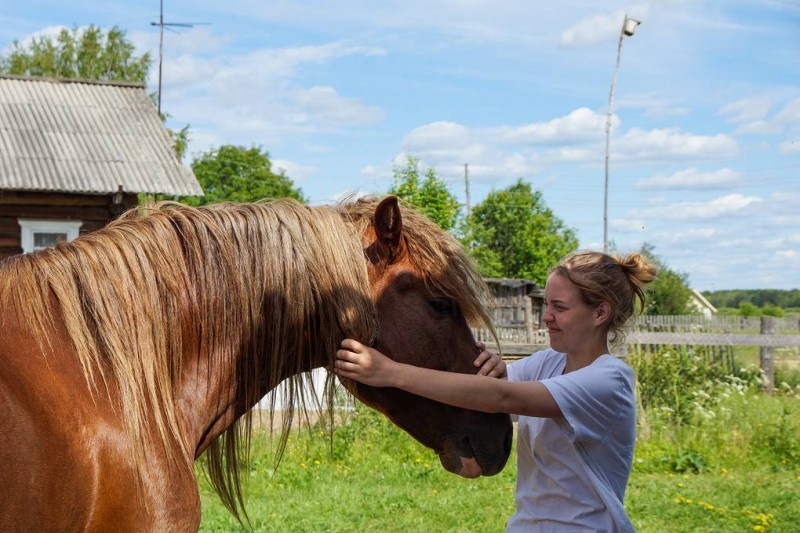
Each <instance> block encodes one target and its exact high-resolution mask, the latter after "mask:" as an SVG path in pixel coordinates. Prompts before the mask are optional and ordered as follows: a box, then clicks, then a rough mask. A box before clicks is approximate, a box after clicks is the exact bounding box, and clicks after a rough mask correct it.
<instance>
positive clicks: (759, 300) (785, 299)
mask: <svg viewBox="0 0 800 533" xmlns="http://www.w3.org/2000/svg"><path fill="white" fill-rule="evenodd" d="M703 296H705V297H706V299H708V301H709V302H711V304H712V305H713V306H714V307H717V308H719V307H739V304H741V303H742V302H750V303H751V304H753V305H755V306H758V307H764V306H777V307H782V308H784V309H786V308H789V307H800V289H792V290H788V291H787V290H778V289H753V290H744V289H734V290H727V291H703Z"/></svg>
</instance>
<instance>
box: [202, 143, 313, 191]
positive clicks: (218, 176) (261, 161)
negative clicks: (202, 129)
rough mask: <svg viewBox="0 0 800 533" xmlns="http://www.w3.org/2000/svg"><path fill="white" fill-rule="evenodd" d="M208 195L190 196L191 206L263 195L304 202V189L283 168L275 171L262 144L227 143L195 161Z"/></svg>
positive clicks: (204, 189)
mask: <svg viewBox="0 0 800 533" xmlns="http://www.w3.org/2000/svg"><path fill="white" fill-rule="evenodd" d="M192 170H194V175H195V176H196V177H197V180H198V181H199V182H200V185H201V186H202V187H203V191H204V192H205V196H203V197H202V198H190V199H187V203H189V204H192V205H203V204H211V203H216V202H223V201H231V202H252V201H255V200H261V199H264V198H294V199H296V200H298V201H300V202H305V201H306V199H305V197H304V196H303V192H302V190H300V189H299V188H297V187H295V185H294V183H293V182H292V180H291V179H290V178H289V177H288V176H286V174H285V173H284V172H283V171H282V170H281V171H280V172H278V173H275V172H273V170H272V161H270V159H269V153H268V152H266V151H263V150H262V149H261V148H259V147H255V146H254V147H252V148H244V147H242V146H232V145H224V146H220V147H219V148H216V149H212V150H209V151H208V152H205V153H203V154H200V155H199V156H198V157H195V159H194V161H193V162H192Z"/></svg>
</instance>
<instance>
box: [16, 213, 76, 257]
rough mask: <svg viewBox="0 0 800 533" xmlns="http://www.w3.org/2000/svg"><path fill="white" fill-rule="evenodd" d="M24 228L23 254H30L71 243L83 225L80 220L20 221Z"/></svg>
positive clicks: (22, 219)
mask: <svg viewBox="0 0 800 533" xmlns="http://www.w3.org/2000/svg"><path fill="white" fill-rule="evenodd" d="M18 222H19V225H20V228H22V252H23V253H26V254H27V253H30V252H35V251H36V250H43V249H45V248H49V247H51V246H55V245H56V244H58V243H59V242H61V241H71V240H72V239H74V238H76V237H77V236H78V232H79V230H80V229H81V226H82V225H83V222H81V221H80V220H29V219H24V218H20V219H19V220H18Z"/></svg>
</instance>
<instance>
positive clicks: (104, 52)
mask: <svg viewBox="0 0 800 533" xmlns="http://www.w3.org/2000/svg"><path fill="white" fill-rule="evenodd" d="M133 52H134V46H133V44H132V43H131V42H130V41H128V40H127V39H126V38H125V31H123V30H121V29H120V28H118V27H116V26H114V27H113V28H111V29H110V30H108V33H105V32H104V31H103V30H102V29H101V28H99V27H98V26H95V25H90V26H88V27H86V28H83V29H80V28H77V27H74V28H72V30H71V31H70V30H67V29H66V28H64V29H62V30H61V32H60V33H59V34H58V36H57V37H56V38H55V40H54V39H53V38H52V37H50V36H48V35H44V36H41V37H36V38H34V39H32V40H31V42H30V43H29V44H28V46H22V45H21V44H20V43H19V41H14V42H13V43H12V44H11V51H10V52H8V55H7V56H5V57H2V58H0V72H2V73H4V74H12V75H17V76H41V77H49V78H78V79H85V80H105V81H129V82H138V83H144V82H145V80H146V78H147V71H148V70H149V68H150V64H151V63H152V59H151V58H150V54H148V53H145V54H143V55H141V56H136V55H134V53H133Z"/></svg>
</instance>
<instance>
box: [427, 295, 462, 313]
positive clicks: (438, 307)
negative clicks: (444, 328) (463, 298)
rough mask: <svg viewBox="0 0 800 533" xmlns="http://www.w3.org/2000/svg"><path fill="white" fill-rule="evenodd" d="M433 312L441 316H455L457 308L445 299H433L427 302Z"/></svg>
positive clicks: (453, 303)
mask: <svg viewBox="0 0 800 533" xmlns="http://www.w3.org/2000/svg"><path fill="white" fill-rule="evenodd" d="M428 303H429V304H430V306H431V308H433V310H434V311H435V312H436V313H437V314H439V315H442V316H456V311H457V309H458V308H457V306H456V304H455V302H453V301H452V300H448V299H447V298H434V299H433V300H430V301H429V302H428Z"/></svg>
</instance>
